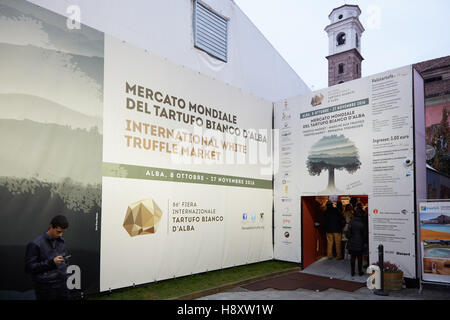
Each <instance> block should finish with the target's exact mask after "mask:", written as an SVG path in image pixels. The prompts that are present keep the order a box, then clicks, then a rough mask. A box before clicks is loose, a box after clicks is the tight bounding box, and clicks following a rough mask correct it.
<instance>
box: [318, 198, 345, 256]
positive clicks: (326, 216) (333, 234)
mask: <svg viewBox="0 0 450 320" xmlns="http://www.w3.org/2000/svg"><path fill="white" fill-rule="evenodd" d="M322 221H323V227H324V229H325V232H326V235H327V256H328V259H332V258H333V244H335V245H336V258H337V259H342V243H341V240H342V234H341V232H342V227H343V216H342V215H341V214H339V211H338V210H337V209H336V208H335V207H334V206H333V203H332V202H331V201H327V204H326V209H325V211H324V213H323V220H322Z"/></svg>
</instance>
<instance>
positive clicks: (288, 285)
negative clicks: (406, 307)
mask: <svg viewBox="0 0 450 320" xmlns="http://www.w3.org/2000/svg"><path fill="white" fill-rule="evenodd" d="M364 286H366V284H365V283H360V282H353V281H346V280H339V279H330V278H327V277H321V276H315V275H312V274H305V273H300V272H296V273H290V274H286V275H282V276H278V277H275V278H271V279H266V280H261V281H257V282H253V283H251V284H248V285H244V286H242V288H244V289H247V290H251V291H259V290H264V289H268V288H272V289H276V290H296V289H300V288H302V289H307V290H313V291H324V290H327V289H330V288H333V289H337V290H343V291H349V292H353V291H355V290H358V289H360V288H362V287H364Z"/></svg>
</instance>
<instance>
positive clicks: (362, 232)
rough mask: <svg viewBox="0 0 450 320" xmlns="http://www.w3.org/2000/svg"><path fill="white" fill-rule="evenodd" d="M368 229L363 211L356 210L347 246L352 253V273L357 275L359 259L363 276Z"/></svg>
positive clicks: (359, 269) (349, 230) (348, 232)
mask: <svg viewBox="0 0 450 320" xmlns="http://www.w3.org/2000/svg"><path fill="white" fill-rule="evenodd" d="M366 232H367V229H366V227H365V224H364V218H363V212H362V211H361V210H356V211H355V218H354V219H353V220H352V221H351V222H350V224H349V228H348V231H347V233H346V236H347V238H348V243H347V248H348V251H349V253H350V266H351V275H352V277H353V276H354V275H355V262H356V259H358V273H359V275H360V276H362V275H363V274H364V273H363V271H362V255H363V250H364V242H365V239H366Z"/></svg>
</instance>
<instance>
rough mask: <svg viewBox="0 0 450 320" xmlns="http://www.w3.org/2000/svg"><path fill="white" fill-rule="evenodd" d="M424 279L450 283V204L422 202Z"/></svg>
mask: <svg viewBox="0 0 450 320" xmlns="http://www.w3.org/2000/svg"><path fill="white" fill-rule="evenodd" d="M419 218H420V219H419V220H420V247H421V253H422V261H421V263H422V279H423V280H424V281H430V282H439V283H450V202H448V201H441V202H433V201H430V202H426V201H424V202H420V204H419Z"/></svg>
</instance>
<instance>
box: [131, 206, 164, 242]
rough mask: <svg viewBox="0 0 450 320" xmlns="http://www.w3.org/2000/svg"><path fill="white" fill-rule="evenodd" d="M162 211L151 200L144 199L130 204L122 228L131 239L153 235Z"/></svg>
mask: <svg viewBox="0 0 450 320" xmlns="http://www.w3.org/2000/svg"><path fill="white" fill-rule="evenodd" d="M161 217H162V211H161V209H160V208H159V207H158V205H157V204H156V202H155V201H153V199H144V200H141V201H138V202H135V203H133V204H130V205H129V206H128V209H127V214H126V215H125V220H124V222H123V227H124V228H125V230H126V231H127V232H128V233H129V234H130V236H131V237H135V236H140V235H144V234H150V233H155V232H156V228H157V226H158V223H159V221H160V220H161Z"/></svg>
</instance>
